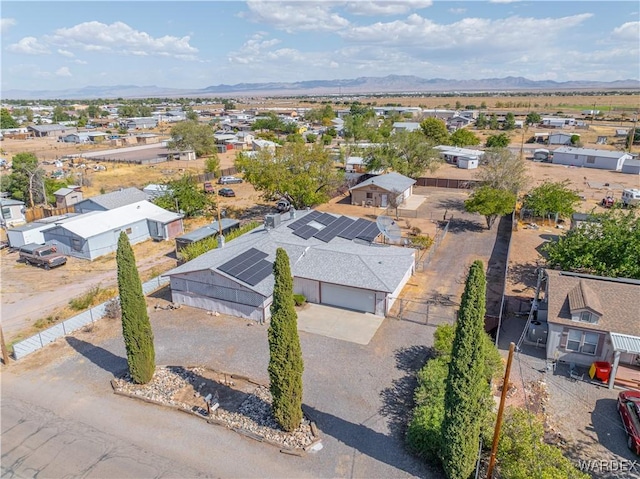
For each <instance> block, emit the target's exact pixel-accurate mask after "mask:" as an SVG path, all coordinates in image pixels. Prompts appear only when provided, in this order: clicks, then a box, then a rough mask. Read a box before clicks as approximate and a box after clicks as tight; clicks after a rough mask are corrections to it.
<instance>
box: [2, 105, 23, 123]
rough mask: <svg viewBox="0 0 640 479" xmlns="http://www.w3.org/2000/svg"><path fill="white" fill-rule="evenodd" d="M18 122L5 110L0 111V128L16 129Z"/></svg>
mask: <svg viewBox="0 0 640 479" xmlns="http://www.w3.org/2000/svg"><path fill="white" fill-rule="evenodd" d="M18 126H19V125H18V122H17V121H16V120H15V118H13V117H12V116H11V113H9V110H8V109H6V108H2V109H0V128H18Z"/></svg>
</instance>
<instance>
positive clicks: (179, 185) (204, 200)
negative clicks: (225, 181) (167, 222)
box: [154, 174, 214, 218]
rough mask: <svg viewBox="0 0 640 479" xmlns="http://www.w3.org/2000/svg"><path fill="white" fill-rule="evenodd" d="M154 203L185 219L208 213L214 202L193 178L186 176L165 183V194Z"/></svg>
mask: <svg viewBox="0 0 640 479" xmlns="http://www.w3.org/2000/svg"><path fill="white" fill-rule="evenodd" d="M154 203H155V204H156V205H158V206H159V207H160V208H164V209H166V210H171V211H176V212H178V213H182V214H184V215H185V216H186V217H187V218H190V217H193V216H198V215H201V214H203V213H206V212H208V211H209V210H211V209H212V208H213V206H214V200H213V199H212V197H211V196H210V195H207V194H206V193H205V192H204V190H203V189H202V188H200V185H199V184H198V182H197V180H196V178H195V177H193V176H190V175H188V174H185V175H183V176H182V177H181V178H179V179H177V180H173V181H170V182H168V183H167V193H165V194H164V195H162V196H159V197H158V198H156V199H155V200H154Z"/></svg>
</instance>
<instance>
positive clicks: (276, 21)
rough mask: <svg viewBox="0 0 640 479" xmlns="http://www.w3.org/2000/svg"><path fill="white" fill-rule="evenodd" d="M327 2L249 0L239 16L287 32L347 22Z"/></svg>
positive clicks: (333, 27)
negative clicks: (244, 10)
mask: <svg viewBox="0 0 640 479" xmlns="http://www.w3.org/2000/svg"><path fill="white" fill-rule="evenodd" d="M333 6H335V4H333V3H330V2H313V1H309V2H270V1H248V2H247V8H248V9H249V11H248V12H242V13H241V14H240V16H241V17H243V18H246V19H248V20H250V21H252V22H255V23H264V24H267V25H270V26H272V27H274V28H277V29H279V30H284V31H286V32H288V33H291V32H302V31H336V30H341V29H343V28H345V27H347V26H348V25H349V21H348V20H347V19H346V18H343V17H341V16H340V15H338V14H337V13H334V12H332V11H331V9H332V8H333Z"/></svg>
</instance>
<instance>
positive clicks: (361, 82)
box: [2, 75, 640, 100]
mask: <svg viewBox="0 0 640 479" xmlns="http://www.w3.org/2000/svg"><path fill="white" fill-rule="evenodd" d="M627 89H640V81H639V80H631V79H630V80H616V81H611V82H597V81H566V82H556V81H552V80H540V81H536V80H529V79H527V78H523V77H506V78H486V79H483V80H447V79H444V78H432V79H426V78H420V77H417V76H413V75H388V76H386V77H359V78H354V79H350V80H310V81H301V82H269V83H237V84H235V85H224V84H221V85H212V86H209V87H206V88H202V89H194V90H192V89H179V88H167V87H159V86H155V85H150V86H136V85H116V86H87V87H84V88H79V89H68V90H5V91H3V92H2V99H5V100H17V99H24V100H51V99H64V100H72V99H77V100H82V99H95V98H104V99H113V98H151V97H168V98H169V97H173V98H176V97H201V98H205V97H215V96H218V97H223V96H224V97H229V96H249V95H258V96H279V95H345V94H372V93H381V94H384V93H422V92H424V93H455V92H461V93H473V92H499V91H511V92H513V91H562V90H627Z"/></svg>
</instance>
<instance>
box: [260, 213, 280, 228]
mask: <svg viewBox="0 0 640 479" xmlns="http://www.w3.org/2000/svg"><path fill="white" fill-rule="evenodd" d="M280 221H281V218H280V215H279V214H269V215H266V216H265V217H264V227H265V228H266V229H268V230H272V229H274V228H277V227H278V226H280Z"/></svg>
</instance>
